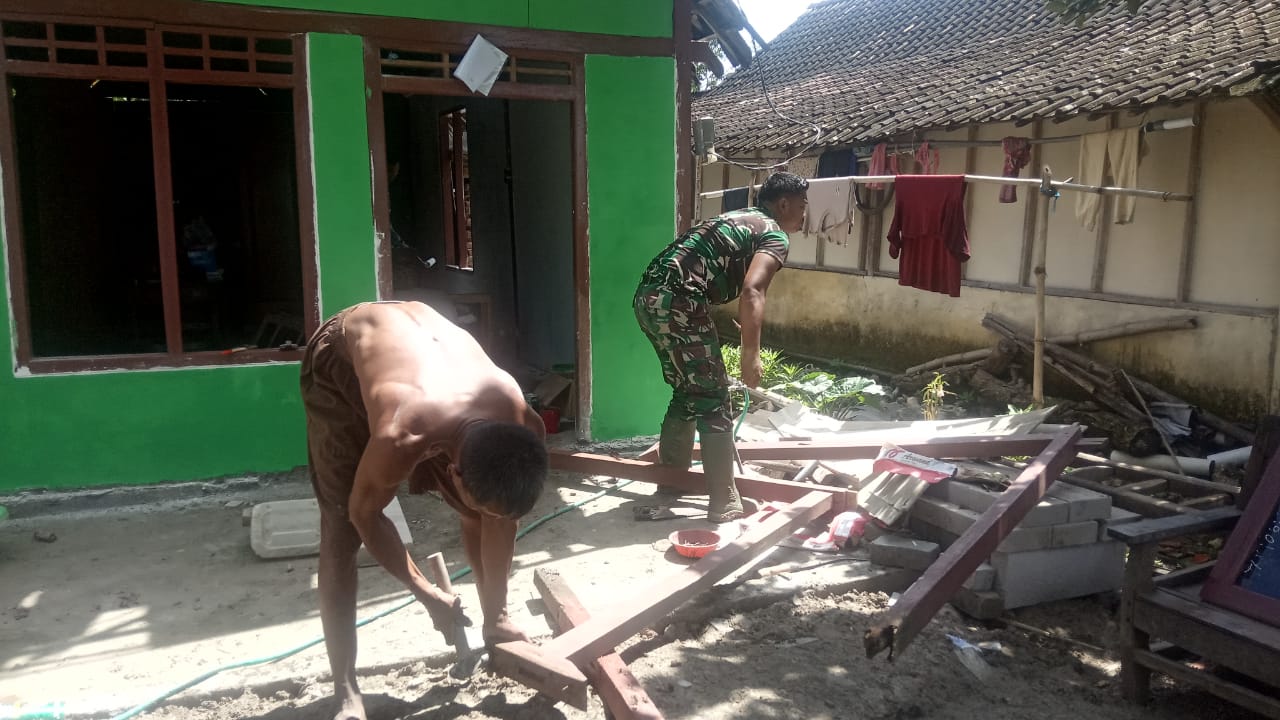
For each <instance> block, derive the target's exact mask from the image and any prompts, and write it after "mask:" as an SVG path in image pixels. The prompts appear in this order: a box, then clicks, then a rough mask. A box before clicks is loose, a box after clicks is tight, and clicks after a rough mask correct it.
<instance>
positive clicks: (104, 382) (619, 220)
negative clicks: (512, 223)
mask: <svg viewBox="0 0 1280 720" xmlns="http://www.w3.org/2000/svg"><path fill="white" fill-rule="evenodd" d="M246 3H247V4H255V5H268V4H269V5H275V6H280V7H292V8H303V9H315V10H332V11H344V12H365V13H388V14H393V15H395V14H400V15H403V16H406V17H416V18H428V19H442V20H457V21H468V22H492V23H506V24H511V25H514V26H517V27H535V28H553V29H558V30H571V31H584V32H616V33H620V34H629V35H649V36H667V35H669V34H670V30H671V3H670V2H669V1H667V2H654V3H619V4H614V5H608V6H597V5H595V4H592V5H590V6H589V8H590V11H589V12H587V11H586V9H587V8H588V6H587V4H586V3H585V2H582V1H580V0H573V1H572V2H563V1H561V0H477V1H475V2H468V3H453V2H444V1H443V0H430V1H429V2H416V1H414V2H410V1H409V0H378V2H370V3H358V2H355V1H354V0H274V1H273V2H270V3H266V2H258V1H257V0H254V1H252V2H248V0H246ZM363 53H364V43H363V41H362V38H360V37H357V36H352V35H329V34H311V35H309V36H308V39H307V70H308V75H309V77H308V87H307V88H306V90H305V92H307V93H308V95H309V98H310V103H311V109H312V116H311V126H312V139H311V140H312V149H313V167H312V173H313V181H314V184H315V207H316V209H315V216H316V217H315V219H316V237H315V238H314V239H310V240H309V239H304V240H303V242H308V241H313V242H315V243H316V246H317V262H318V265H319V298H318V302H319V305H320V310H321V312H322V314H323V315H325V316H327V315H329V314H331V313H333V312H335V311H336V310H339V309H341V308H343V307H346V306H348V305H351V304H354V303H356V302H360V301H363V300H372V299H374V298H375V297H376V296H377V274H376V262H375V247H376V243H375V238H374V227H373V212H372V194H371V190H370V178H371V172H372V168H371V167H370V148H369V143H368V125H367V116H366V108H365V97H366V90H367V88H366V87H365V79H364V58H363ZM586 82H587V91H586V109H587V115H588V128H589V135H588V149H587V163H588V166H589V168H590V170H591V173H592V174H591V177H590V181H589V193H590V208H589V209H590V218H591V246H590V251H591V258H592V260H591V267H590V271H591V274H592V294H591V302H592V310H593V316H592V338H591V340H592V342H593V346H592V347H593V356H592V367H591V371H592V379H593V385H594V394H593V395H594V404H593V405H592V407H591V417H590V420H591V421H592V422H593V431H594V433H595V435H596V436H597V437H603V438H609V437H618V436H620V435H625V434H637V433H640V432H647V431H653V430H656V426H657V423H658V418H660V417H661V406H662V404H663V401H662V400H661V393H660V392H659V391H660V390H661V388H662V387H663V386H662V380H661V377H660V375H659V374H658V373H657V371H656V362H654V363H653V367H652V368H650V367H649V363H648V362H646V360H647V359H649V358H648V356H647V355H646V356H644V357H641V356H640V355H638V354H637V353H635V352H634V350H635V347H636V346H637V343H642V342H643V337H642V336H641V335H640V333H639V330H638V329H636V328H635V323H634V320H633V319H630V318H629V317H628V316H629V313H630V288H631V287H633V286H634V283H635V279H636V277H638V275H639V273H640V271H641V269H642V268H643V267H644V264H645V262H647V260H648V258H649V257H650V256H651V255H652V254H653V252H656V250H657V249H658V248H660V247H661V246H662V245H664V244H666V243H667V242H669V241H670V238H671V236H672V234H673V233H674V218H675V158H674V152H673V148H674V147H675V72H674V63H673V60H672V59H671V58H621V57H613V56H601V55H592V56H588V57H587V58H586ZM0 242H3V238H2V237H0ZM6 257H7V255H6V253H4V252H0V273H2V274H3V277H4V278H5V279H6V281H7V280H8V271H7V268H6V267H5V258H6ZM11 293H12V284H11V283H10V284H9V287H8V291H7V292H5V293H0V347H7V348H9V349H10V353H11V355H10V362H9V363H6V364H5V365H7V367H4V368H0V398H2V399H3V402H0V492H9V491H15V490H20V489H26V488H51V487H77V486H90V485H102V484H119V483H152V482H160V481H165V480H183V479H193V478H207V477H213V476H218V475H226V474H234V473H246V472H269V471H277V470H283V469H288V468H291V467H294V466H297V465H301V464H303V463H305V462H306V452H305V440H304V437H305V436H304V423H303V416H302V408H301V402H300V399H299V397H298V386H297V382H298V380H297V378H298V375H297V373H298V368H297V364H296V363H264V364H261V365H247V366H237V367H217V368H184V369H174V368H161V369H155V370H148V371H121V372H92V373H78V374H72V375H38V376H32V375H31V373H30V372H29V371H28V370H26V369H25V368H19V367H17V363H16V360H15V359H14V355H13V354H12V353H13V349H14V337H15V333H14V319H13V317H12V313H11V309H10V303H9V298H10V296H11Z"/></svg>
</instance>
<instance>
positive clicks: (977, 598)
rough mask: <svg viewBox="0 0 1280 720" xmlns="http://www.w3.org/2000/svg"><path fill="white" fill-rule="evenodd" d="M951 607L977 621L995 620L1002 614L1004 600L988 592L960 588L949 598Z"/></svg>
mask: <svg viewBox="0 0 1280 720" xmlns="http://www.w3.org/2000/svg"><path fill="white" fill-rule="evenodd" d="M951 606H952V607H954V608H955V609H957V610H959V611H960V612H962V613H964V614H965V615H968V616H969V617H971V618H975V619H978V620H995V619H996V618H998V617H1000V616H1001V615H1003V614H1004V600H1003V598H1001V597H1000V593H996V592H991V591H989V590H968V589H965V588H961V589H960V590H959V591H958V592H956V594H955V595H952V596H951Z"/></svg>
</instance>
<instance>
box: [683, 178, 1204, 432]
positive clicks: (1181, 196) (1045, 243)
mask: <svg viewBox="0 0 1280 720" xmlns="http://www.w3.org/2000/svg"><path fill="white" fill-rule="evenodd" d="M896 179H897V176H896V175H850V176H848V177H835V178H813V180H820V181H824V182H825V181H831V182H841V181H849V182H853V183H856V184H865V183H891V182H893V181H894V180H896ZM964 179H965V182H976V183H993V184H997V185H1034V186H1036V187H1037V188H1038V189H1039V191H1040V193H1041V198H1040V207H1039V214H1040V220H1039V224H1038V227H1037V228H1036V230H1035V232H1036V235H1035V238H1034V244H1033V256H1032V257H1033V258H1034V263H1035V270H1034V272H1035V278H1036V320H1035V323H1036V327H1035V344H1034V367H1033V368H1032V371H1033V372H1032V384H1031V399H1032V402H1033V403H1034V404H1035V406H1036V407H1038V408H1039V407H1044V343H1045V339H1044V338H1045V328H1044V326H1045V296H1046V293H1045V285H1046V282H1045V281H1046V277H1047V274H1048V273H1047V270H1046V258H1047V256H1048V248H1049V203H1050V202H1052V201H1053V200H1054V198H1056V197H1057V195H1058V192H1057V191H1061V190H1069V191H1072V192H1086V193H1095V194H1098V195H1124V196H1130V197H1143V198H1152V199H1155V200H1161V201H1164V202H1168V201H1170V200H1176V201H1179V202H1188V201H1190V200H1191V195H1189V194H1187V193H1173V192H1162V191H1160V190H1144V189H1141V188H1122V187H1109V186H1106V185H1083V184H1080V183H1072V182H1062V181H1059V180H1054V179H1053V173H1052V171H1051V170H1050V169H1049V166H1048V165H1045V166H1044V167H1043V168H1042V169H1041V173H1040V177H1038V178H1007V177H999V176H993V175H968V174H966V175H965V176H964ZM750 187H751V189H752V190H755V189H758V188H759V187H760V186H759V185H752V186H750ZM741 189H742V188H730V190H741ZM725 192H726V191H725V190H712V191H710V192H704V193H701V194H700V197H702V198H716V197H722V196H723V195H724V194H725Z"/></svg>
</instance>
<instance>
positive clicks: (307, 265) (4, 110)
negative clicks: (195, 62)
mask: <svg viewBox="0 0 1280 720" xmlns="http://www.w3.org/2000/svg"><path fill="white" fill-rule="evenodd" d="M3 21H10V22H24V23H30V22H42V23H46V24H47V27H48V30H47V33H48V34H47V37H48V40H49V43H50V44H51V45H52V44H53V43H54V33H53V26H54V25H55V24H62V25H80V26H95V27H96V28H97V31H96V32H97V37H98V43H97V47H96V49H97V51H98V53H99V61H100V63H99V64H98V65H88V64H86V65H74V64H61V63H54V62H49V63H45V62H39V61H35V62H33V61H29V60H10V59H9V58H8V55H7V53H6V54H5V55H4V56H3V57H0V93H3V96H4V97H5V98H6V102H4V103H0V105H2V107H0V180H2V181H3V185H4V188H3V200H4V215H3V222H4V227H5V231H4V237H5V239H6V243H5V244H6V246H7V251H8V255H7V260H8V273H9V281H10V287H11V288H12V292H11V297H10V301H11V308H10V309H11V312H12V313H13V317H14V331H15V334H16V337H15V340H16V343H15V349H16V357H15V360H16V362H17V367H19V368H24V369H27V370H29V371H30V372H31V373H32V374H51V373H67V372H91V371H111V370H140V369H150V368H165V367H197V366H198V367H208V366H219V365H246V364H255V363H269V362H296V361H298V360H301V358H302V350H301V348H291V349H283V350H282V349H268V348H253V349H249V350H244V351H239V352H226V351H208V352H185V351H184V350H183V346H182V320H181V299H180V293H179V290H180V289H179V277H178V250H177V247H178V246H177V242H176V235H175V232H176V228H175V225H174V214H173V210H172V208H173V185H172V182H173V180H172V166H171V157H170V151H169V122H168V120H169V118H168V108H167V102H166V100H167V97H168V89H167V86H168V84H169V83H175V84H190V85H220V86H236V87H250V88H254V87H272V88H280V89H288V90H290V91H291V92H292V96H293V118H294V161H295V165H296V174H295V178H296V179H295V185H296V192H297V208H298V244H299V248H298V250H299V252H300V253H301V255H302V294H303V297H302V307H301V308H300V310H301V311H302V314H303V324H304V331H305V333H306V334H307V335H310V334H311V333H312V332H314V331H315V329H316V328H317V327H319V324H320V307H319V297H318V283H317V267H316V245H315V227H314V224H315V223H314V192H313V186H312V177H311V144H310V137H311V109H310V101H309V94H308V92H307V77H306V62H305V57H306V53H305V47H304V42H305V40H304V36H303V35H301V34H284V33H279V32H272V31H267V32H259V31H255V30H240V29H227V28H219V27H213V26H201V27H194V26H187V25H165V24H159V23H149V22H138V21H133V22H130V21H120V20H115V19H111V18H103V17H92V16H78V15H77V16H56V15H49V16H43V15H42V16H31V15H26V14H20V13H8V12H3V10H2V9H0V22H3ZM106 27H112V28H119V27H127V28H133V29H139V30H142V31H143V32H145V33H146V44H145V46H143V47H144V48H145V52H146V54H147V65H146V67H132V66H110V65H105V64H103V60H104V58H105V55H104V53H105V52H106V51H107V50H109V49H110V48H109V47H107V46H105V44H104V43H103V37H104V33H105V30H104V28H106ZM166 32H167V33H190V34H200V35H204V36H206V39H205V40H204V41H202V48H201V49H199V50H186V51H182V52H175V49H174V48H173V47H166V46H165V45H164V33H166ZM215 35H218V36H221V35H245V36H247V37H248V38H249V42H248V46H247V48H248V49H247V51H246V53H245V54H246V55H247V56H248V57H249V65H248V67H249V68H250V71H246V72H238V71H227V70H212V69H210V68H211V67H212V65H213V64H214V60H213V58H218V57H226V56H227V55H228V53H222V52H220V51H217V50H213V49H211V47H210V45H211V42H210V41H209V40H208V38H210V37H212V36H215ZM259 39H267V40H272V41H277V42H284V41H287V42H288V43H289V47H290V53H289V55H288V56H284V55H277V54H272V55H273V57H276V58H279V57H287V58H288V59H289V60H288V61H289V62H291V63H292V67H291V72H288V73H278V72H256V71H254V69H255V68H256V67H257V60H258V58H257V57H256V53H255V47H256V41H257V40H259ZM22 44H26V45H30V43H22ZM64 44H65V43H64ZM0 46H3V39H0ZM86 49H87V48H86ZM166 52H168V53H170V54H177V55H189V56H193V57H198V58H200V62H201V64H202V66H203V68H204V69H201V70H194V69H173V68H166V67H165V54H166ZM51 55H52V51H51ZM51 59H52V57H51ZM13 77H45V78H59V79H67V78H69V79H85V80H96V79H102V80H113V81H131V82H146V83H148V88H149V96H150V101H151V102H150V105H151V136H152V157H153V174H154V177H155V192H156V220H157V233H156V234H157V238H156V240H157V242H158V244H159V255H158V260H159V262H160V275H161V277H160V282H161V295H162V300H163V309H164V328H165V339H166V346H167V349H166V352H163V353H138V354H127V355H113V354H99V355H83V356H54V357H36V356H35V355H34V348H33V345H32V336H31V316H30V306H29V301H28V297H27V267H26V261H25V252H24V248H25V244H24V240H25V238H24V236H23V223H22V212H21V205H22V203H21V200H20V192H21V189H20V187H19V185H18V158H17V137H16V135H15V127H14V122H13V107H12V103H11V102H9V101H8V100H7V98H9V97H10V94H11V82H10V80H11V78H13Z"/></svg>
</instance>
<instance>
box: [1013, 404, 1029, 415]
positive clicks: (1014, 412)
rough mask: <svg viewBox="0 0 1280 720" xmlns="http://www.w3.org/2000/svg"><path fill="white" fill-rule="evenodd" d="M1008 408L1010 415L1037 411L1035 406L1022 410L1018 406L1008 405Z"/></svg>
mask: <svg viewBox="0 0 1280 720" xmlns="http://www.w3.org/2000/svg"><path fill="white" fill-rule="evenodd" d="M1006 407H1008V408H1009V414H1010V415H1022V414H1023V413H1029V412H1031V411H1032V410H1035V409H1036V406H1035V404H1031V405H1028V406H1026V407H1024V408H1020V407H1018V406H1017V405H1007V406H1006Z"/></svg>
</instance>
